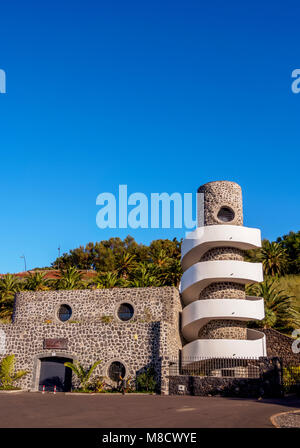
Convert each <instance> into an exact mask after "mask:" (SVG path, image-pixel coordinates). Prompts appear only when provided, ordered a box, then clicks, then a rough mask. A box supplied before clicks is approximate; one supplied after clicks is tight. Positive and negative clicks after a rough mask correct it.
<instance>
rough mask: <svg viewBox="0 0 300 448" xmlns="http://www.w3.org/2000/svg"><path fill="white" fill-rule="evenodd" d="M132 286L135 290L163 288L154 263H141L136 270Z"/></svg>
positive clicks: (131, 282)
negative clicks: (151, 287) (153, 287)
mask: <svg viewBox="0 0 300 448" xmlns="http://www.w3.org/2000/svg"><path fill="white" fill-rule="evenodd" d="M130 286H133V287H134V288H146V287H149V286H161V280H160V279H159V277H158V275H156V270H155V266H153V264H152V263H149V264H146V263H140V264H139V266H138V267H137V268H136V269H135V270H134V276H133V279H132V280H131V281H130Z"/></svg>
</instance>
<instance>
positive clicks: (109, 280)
mask: <svg viewBox="0 0 300 448" xmlns="http://www.w3.org/2000/svg"><path fill="white" fill-rule="evenodd" d="M94 284H95V286H96V288H97V289H98V288H115V287H117V286H124V285H125V280H123V279H122V278H119V277H118V275H117V274H115V273H114V272H104V273H99V274H98V275H97V277H96V278H95V283H94Z"/></svg>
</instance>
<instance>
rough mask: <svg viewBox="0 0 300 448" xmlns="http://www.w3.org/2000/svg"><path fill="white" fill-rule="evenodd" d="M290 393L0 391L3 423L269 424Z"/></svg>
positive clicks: (295, 403) (288, 405)
mask: <svg viewBox="0 0 300 448" xmlns="http://www.w3.org/2000/svg"><path fill="white" fill-rule="evenodd" d="M299 408H300V400H299V399H298V400H296V399H293V398H290V399H278V400H271V399H269V400H267V399H262V400H260V401H258V400H255V399H237V398H223V397H189V396H152V395H150V396H148V395H125V396H122V395H102V394H101V395H100V394H98V395H78V394H72V395H65V394H60V393H57V394H56V395H54V394H47V393H46V394H42V393H38V392H37V393H33V392H31V393H30V392H24V393H23V392H22V393H18V394H0V427H1V428H164V427H165V428H272V427H274V426H273V425H272V423H271V421H270V417H271V416H272V415H274V414H278V413H280V412H286V411H291V410H296V409H299Z"/></svg>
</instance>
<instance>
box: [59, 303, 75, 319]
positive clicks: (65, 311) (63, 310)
mask: <svg viewBox="0 0 300 448" xmlns="http://www.w3.org/2000/svg"><path fill="white" fill-rule="evenodd" d="M71 316H72V308H71V307H70V306H69V305H65V304H64V305H60V307H59V310H58V318H59V320H61V321H62V322H66V321H67V320H69V319H70V317H71Z"/></svg>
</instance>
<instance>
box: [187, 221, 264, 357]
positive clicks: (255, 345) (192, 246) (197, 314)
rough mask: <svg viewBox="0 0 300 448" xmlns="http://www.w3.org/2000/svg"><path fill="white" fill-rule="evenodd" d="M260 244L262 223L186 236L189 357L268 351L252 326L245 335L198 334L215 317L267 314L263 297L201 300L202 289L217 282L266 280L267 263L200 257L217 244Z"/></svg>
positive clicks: (242, 318)
mask: <svg viewBox="0 0 300 448" xmlns="http://www.w3.org/2000/svg"><path fill="white" fill-rule="evenodd" d="M260 246H261V236H260V231H259V230H258V229H250V228H247V227H242V226H233V225H221V226H220V225H210V226H204V227H198V228H197V229H196V230H195V231H194V232H191V233H190V234H189V235H188V236H187V238H186V239H185V240H184V241H183V244H182V256H181V263H182V268H183V271H184V273H183V276H182V279H181V284H180V292H181V295H182V300H183V303H184V305H186V306H185V308H184V309H183V312H182V334H183V336H184V338H185V340H186V341H187V344H186V345H185V346H184V347H183V349H182V358H183V360H184V359H186V360H188V359H203V358H211V357H230V358H231V357H249V358H250V357H251V358H258V357H260V356H266V339H265V335H264V333H262V332H260V331H257V330H253V329H247V330H246V339H244V340H238V339H198V334H199V331H200V330H201V328H202V327H203V326H204V325H206V324H207V323H208V322H210V321H211V320H220V319H221V320H226V319H229V320H231V321H232V320H237V321H250V320H261V319H263V318H264V303H263V299H262V298H259V297H249V296H248V297H246V298H245V299H240V298H239V299H233V298H226V297H224V298H222V299H205V300H198V299H199V294H200V293H201V291H203V289H204V288H206V287H207V286H209V285H210V284H211V283H215V282H223V281H224V282H234V283H239V284H247V283H254V282H261V281H263V271H262V265H261V263H248V262H245V261H237V260H212V261H203V262H199V259H200V258H201V257H202V256H203V255H204V254H205V253H206V252H207V251H208V250H210V249H213V248H218V247H234V248H238V249H241V250H247V249H253V248H257V247H260Z"/></svg>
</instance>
